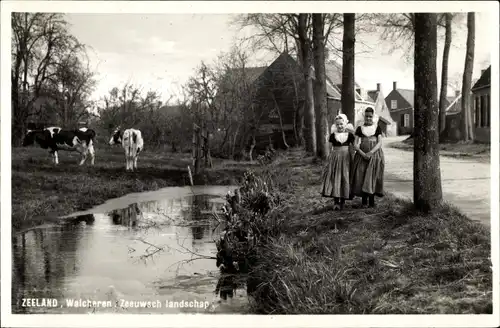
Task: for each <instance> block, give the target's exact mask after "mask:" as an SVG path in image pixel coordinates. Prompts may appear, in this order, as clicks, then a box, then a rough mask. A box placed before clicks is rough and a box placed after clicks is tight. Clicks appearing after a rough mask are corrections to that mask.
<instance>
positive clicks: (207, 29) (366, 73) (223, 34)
mask: <svg viewBox="0 0 500 328" xmlns="http://www.w3.org/2000/svg"><path fill="white" fill-rule="evenodd" d="M230 18H231V15H227V14H224V15H222V14H221V15H217V14H188V15H186V14H148V15H144V14H80V13H73V14H67V20H68V22H69V23H70V24H71V27H70V29H71V32H72V33H73V34H74V35H75V36H76V37H77V38H78V39H79V40H80V42H82V43H84V44H86V45H88V46H90V47H91V49H90V50H89V54H90V59H91V66H92V67H93V68H94V69H95V70H96V71H97V72H98V80H99V84H98V88H97V90H96V92H95V94H94V98H96V99H98V98H100V97H102V96H103V95H105V94H107V92H108V90H110V89H111V88H113V87H114V86H123V84H124V83H126V82H131V83H134V84H135V85H140V86H142V87H143V88H144V89H145V90H148V89H152V90H157V91H159V92H161V94H162V96H163V99H167V98H169V96H170V95H173V94H175V93H177V92H178V90H179V87H180V85H181V84H182V83H184V82H185V81H186V80H187V78H188V77H189V76H191V75H192V74H193V71H194V69H195V68H196V66H197V65H199V64H200V62H201V60H205V61H208V62H211V61H212V60H214V59H215V57H216V56H217V54H218V53H220V52H221V51H227V50H229V48H230V47H231V45H232V44H233V42H234V40H235V38H237V37H239V36H241V33H242V32H239V30H238V28H236V27H234V26H231V25H230V24H229V22H230ZM492 28H493V27H492V25H491V19H490V17H489V15H488V14H485V13H478V14H477V16H476V48H475V65H474V77H478V76H479V74H480V70H481V69H484V68H486V67H487V65H488V64H489V63H490V62H491V60H490V51H491V44H493V42H494V41H493V40H492V37H493V36H492V34H491V33H490V31H491V30H492ZM496 28H498V27H496ZM247 33H248V32H247ZM466 34H467V31H466V28H464V29H462V30H458V29H457V28H456V29H455V33H454V39H453V46H452V49H451V52H450V59H449V60H450V64H449V76H450V78H451V79H454V78H455V77H457V76H459V75H460V74H461V72H462V70H463V66H464V60H465V40H466ZM358 41H359V42H358ZM361 42H362V43H361ZM438 44H439V49H438V53H439V56H438V72H440V71H441V58H442V48H443V44H442V42H438ZM356 47H357V49H356V50H357V52H361V53H360V54H358V55H357V57H356V68H355V72H356V81H357V82H358V83H359V84H360V85H361V86H362V87H363V88H365V89H375V87H376V83H382V89H383V91H384V93H385V94H386V95H387V94H388V93H389V92H390V90H391V89H392V82H393V81H397V83H398V86H399V87H401V88H409V89H413V65H412V64H411V63H408V62H407V61H406V60H405V58H404V56H403V55H402V53H401V52H395V53H392V54H388V50H389V44H388V43H387V42H382V41H380V39H379V36H378V35H376V34H371V35H363V36H360V37H358V38H357V44H356ZM275 56H277V55H276V54H267V55H266V56H262V55H261V56H260V57H257V56H255V57H254V58H252V64H253V65H262V64H265V63H269V61H270V60H272V59H273V58H274V57H275ZM340 62H341V61H340ZM439 76H440V73H439V74H438V77H439ZM453 92H454V91H453V90H450V91H449V94H450V95H451V94H452V93H453Z"/></svg>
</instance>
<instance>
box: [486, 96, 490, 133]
mask: <svg viewBox="0 0 500 328" xmlns="http://www.w3.org/2000/svg"><path fill="white" fill-rule="evenodd" d="M490 105H491V103H490V95H487V96H486V113H487V114H488V119H487V120H486V126H487V127H490V123H491V106H490Z"/></svg>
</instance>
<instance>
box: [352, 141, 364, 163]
mask: <svg viewBox="0 0 500 328" xmlns="http://www.w3.org/2000/svg"><path fill="white" fill-rule="evenodd" d="M360 144H361V139H360V138H359V137H358V136H354V143H353V144H352V147H353V148H354V150H355V151H357V152H358V153H359V154H360V155H361V156H363V157H364V158H366V154H365V153H364V151H362V150H361V148H359V145H360Z"/></svg>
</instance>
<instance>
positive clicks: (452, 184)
mask: <svg viewBox="0 0 500 328" xmlns="http://www.w3.org/2000/svg"><path fill="white" fill-rule="evenodd" d="M405 138H406V137H391V138H387V139H385V140H384V154H385V181H384V182H385V189H386V190H387V191H388V192H392V193H394V194H396V195H398V196H401V197H409V198H413V152H409V151H404V150H400V149H395V148H391V147H388V145H389V144H390V143H391V142H398V141H402V140H403V139H405ZM440 166H441V181H442V187H443V198H444V200H445V201H447V202H449V203H451V204H453V205H455V206H457V207H458V208H459V209H460V210H462V211H463V212H464V213H465V214H467V215H468V216H469V217H470V218H471V219H473V220H477V221H480V222H481V223H483V224H485V225H487V226H490V180H491V173H490V163H479V162H475V161H471V160H470V159H468V160H461V159H455V158H450V157H443V156H441V158H440Z"/></svg>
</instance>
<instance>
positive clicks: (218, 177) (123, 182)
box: [12, 146, 250, 230]
mask: <svg viewBox="0 0 500 328" xmlns="http://www.w3.org/2000/svg"><path fill="white" fill-rule="evenodd" d="M103 147H105V149H100V147H96V161H95V166H94V167H91V166H90V165H89V164H88V163H86V164H84V165H83V166H78V165H77V162H78V156H77V154H76V153H70V152H63V151H61V152H59V165H57V166H55V165H54V164H53V162H52V159H51V157H50V155H49V154H48V151H47V150H43V149H40V148H36V147H26V148H13V150H12V226H13V228H14V229H15V230H18V229H24V228H29V227H31V226H34V225H37V224H40V223H44V222H47V221H49V220H53V219H55V218H56V217H57V216H59V215H66V214H70V213H72V212H74V211H79V210H85V209H89V208H90V207H92V206H95V205H98V204H101V203H104V202H105V201H106V200H107V199H110V198H115V197H120V196H123V195H125V194H128V193H132V192H141V191H150V190H156V189H159V188H162V187H167V186H183V185H188V184H189V175H188V171H187V166H188V165H191V157H190V154H186V153H184V154H180V153H175V154H173V153H169V152H164V151H157V152H154V151H148V150H146V151H145V152H143V153H141V154H140V157H139V160H138V167H139V169H138V171H137V172H126V171H125V156H124V153H123V150H122V149H121V148H119V147H114V148H111V147H109V146H103ZM232 163H233V164H234V162H230V161H224V162H222V161H218V160H214V167H213V168H212V169H210V170H208V171H207V172H206V174H204V175H203V176H200V177H198V178H197V181H195V183H197V184H213V185H229V184H234V183H235V182H236V181H237V180H236V179H238V177H239V176H241V175H242V174H243V173H242V172H243V170H244V169H245V168H246V167H247V166H248V165H250V164H245V163H243V164H238V165H233V164H232ZM191 169H193V167H192V165H191Z"/></svg>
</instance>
